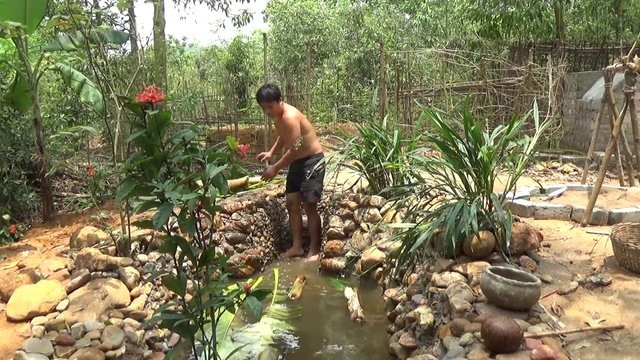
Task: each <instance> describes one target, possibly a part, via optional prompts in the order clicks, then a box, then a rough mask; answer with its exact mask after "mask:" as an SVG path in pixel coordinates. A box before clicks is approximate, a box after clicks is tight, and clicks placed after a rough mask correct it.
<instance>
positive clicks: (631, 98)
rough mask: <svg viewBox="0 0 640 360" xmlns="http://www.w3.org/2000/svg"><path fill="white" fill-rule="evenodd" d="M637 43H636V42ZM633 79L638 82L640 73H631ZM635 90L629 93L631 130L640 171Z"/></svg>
mask: <svg viewBox="0 0 640 360" xmlns="http://www.w3.org/2000/svg"><path fill="white" fill-rule="evenodd" d="M634 45H635V44H634ZM629 76H630V77H632V79H630V81H632V82H633V85H634V86H635V84H636V79H637V77H638V74H637V73H635V72H633V73H631V74H629ZM634 95H635V91H634V92H632V93H630V94H629V97H628V99H629V100H628V101H629V117H630V118H631V130H632V131H633V154H634V155H635V156H636V168H637V169H638V171H639V172H640V129H639V128H638V113H637V112H636V111H637V110H636V102H635V98H634ZM638 181H640V173H639V176H638Z"/></svg>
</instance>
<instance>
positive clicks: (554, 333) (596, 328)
mask: <svg viewBox="0 0 640 360" xmlns="http://www.w3.org/2000/svg"><path fill="white" fill-rule="evenodd" d="M621 329H624V325H608V326H593V327H592V326H584V327H580V328H576V329H565V330H554V331H546V332H541V333H537V334H531V333H526V334H524V337H525V338H526V339H535V338H542V337H546V336H558V335H568V334H575V333H579V332H587V331H610V330H621Z"/></svg>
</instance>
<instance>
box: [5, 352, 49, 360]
mask: <svg viewBox="0 0 640 360" xmlns="http://www.w3.org/2000/svg"><path fill="white" fill-rule="evenodd" d="M13 360H49V358H48V357H46V356H44V355H42V354H27V353H26V352H24V351H18V352H16V353H15V354H14V355H13Z"/></svg>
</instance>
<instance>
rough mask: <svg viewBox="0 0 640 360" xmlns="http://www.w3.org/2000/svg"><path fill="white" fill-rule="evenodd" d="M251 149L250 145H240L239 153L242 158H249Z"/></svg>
mask: <svg viewBox="0 0 640 360" xmlns="http://www.w3.org/2000/svg"><path fill="white" fill-rule="evenodd" d="M250 149H251V145H250V144H241V145H238V152H239V153H240V155H242V157H247V155H248V154H249V150H250Z"/></svg>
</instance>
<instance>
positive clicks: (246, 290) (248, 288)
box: [242, 283, 251, 295]
mask: <svg viewBox="0 0 640 360" xmlns="http://www.w3.org/2000/svg"><path fill="white" fill-rule="evenodd" d="M242 290H244V293H245V294H247V295H249V294H250V293H251V284H249V283H244V286H243V288H242Z"/></svg>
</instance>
